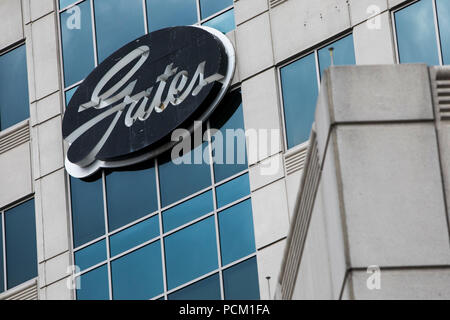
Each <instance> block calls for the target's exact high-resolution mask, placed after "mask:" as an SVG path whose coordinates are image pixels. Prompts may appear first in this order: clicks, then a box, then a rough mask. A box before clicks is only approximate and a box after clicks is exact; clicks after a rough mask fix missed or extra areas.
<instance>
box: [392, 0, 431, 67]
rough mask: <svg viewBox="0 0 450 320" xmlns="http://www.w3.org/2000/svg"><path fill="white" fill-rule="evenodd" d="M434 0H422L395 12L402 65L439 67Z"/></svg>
mask: <svg viewBox="0 0 450 320" xmlns="http://www.w3.org/2000/svg"><path fill="white" fill-rule="evenodd" d="M432 1H433V0H421V1H419V2H416V3H413V4H412V5H410V6H408V7H406V8H404V9H402V10H399V11H397V12H395V14H394V15H395V26H396V31H397V44H398V53H399V57H400V63H426V64H428V65H438V64H439V56H438V49H437V42H436V33H435V27H434V23H433V21H434V14H433V3H432Z"/></svg>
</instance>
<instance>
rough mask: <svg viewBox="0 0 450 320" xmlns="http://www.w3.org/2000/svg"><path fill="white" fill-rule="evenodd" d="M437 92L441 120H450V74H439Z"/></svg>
mask: <svg viewBox="0 0 450 320" xmlns="http://www.w3.org/2000/svg"><path fill="white" fill-rule="evenodd" d="M436 92H437V99H438V101H437V102H438V110H439V116H440V118H441V120H450V74H448V73H442V74H438V76H437V79H436Z"/></svg>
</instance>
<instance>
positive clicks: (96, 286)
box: [77, 265, 109, 300]
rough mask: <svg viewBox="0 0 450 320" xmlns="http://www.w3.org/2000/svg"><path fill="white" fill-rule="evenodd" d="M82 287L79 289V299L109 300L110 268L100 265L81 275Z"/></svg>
mask: <svg viewBox="0 0 450 320" xmlns="http://www.w3.org/2000/svg"><path fill="white" fill-rule="evenodd" d="M80 284H81V286H80V288H78V289H77V300H108V299H109V285H108V268H107V267H106V265H103V266H101V267H98V268H97V269H94V270H92V271H89V272H88V273H85V274H83V275H82V276H81V277H80Z"/></svg>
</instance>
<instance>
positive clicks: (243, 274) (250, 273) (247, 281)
mask: <svg viewBox="0 0 450 320" xmlns="http://www.w3.org/2000/svg"><path fill="white" fill-rule="evenodd" d="M223 287H224V291H225V299H226V300H259V284H258V267H257V266H256V258H251V259H248V260H246V261H244V262H241V263H239V264H238V265H235V266H233V267H231V268H228V269H226V270H225V271H224V272H223Z"/></svg>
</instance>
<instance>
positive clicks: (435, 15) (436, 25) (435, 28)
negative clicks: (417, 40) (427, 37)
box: [432, 0, 444, 66]
mask: <svg viewBox="0 0 450 320" xmlns="http://www.w3.org/2000/svg"><path fill="white" fill-rule="evenodd" d="M432 3H433V17H434V30H435V32H436V41H437V48H438V55H439V64H440V65H441V66H442V65H444V58H443V56H442V46H441V33H440V30H439V18H438V14H437V4H436V0H433V1H432Z"/></svg>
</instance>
